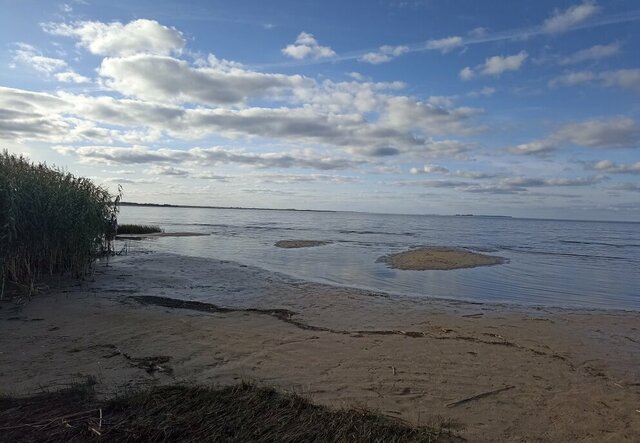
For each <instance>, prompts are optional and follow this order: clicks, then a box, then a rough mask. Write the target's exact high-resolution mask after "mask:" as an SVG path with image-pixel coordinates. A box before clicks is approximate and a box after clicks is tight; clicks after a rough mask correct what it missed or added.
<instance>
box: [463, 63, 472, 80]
mask: <svg viewBox="0 0 640 443" xmlns="http://www.w3.org/2000/svg"><path fill="white" fill-rule="evenodd" d="M474 76H475V73H474V71H473V69H471V68H470V67H468V66H466V67H464V68H462V70H460V74H459V77H460V79H461V80H471V79H472V78H473V77H474Z"/></svg>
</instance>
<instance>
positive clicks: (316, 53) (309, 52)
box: [282, 32, 336, 60]
mask: <svg viewBox="0 0 640 443" xmlns="http://www.w3.org/2000/svg"><path fill="white" fill-rule="evenodd" d="M282 53H283V54H284V55H286V56H288V57H291V58H295V59H297V60H302V59H305V58H314V59H319V58H329V57H334V56H335V55H336V53H335V51H334V50H333V49H331V48H330V47H328V46H320V45H319V44H318V41H317V40H316V39H315V37H314V36H313V34H309V33H308V32H301V33H300V34H298V37H297V38H296V41H295V43H292V44H290V45H287V46H286V47H285V48H283V49H282Z"/></svg>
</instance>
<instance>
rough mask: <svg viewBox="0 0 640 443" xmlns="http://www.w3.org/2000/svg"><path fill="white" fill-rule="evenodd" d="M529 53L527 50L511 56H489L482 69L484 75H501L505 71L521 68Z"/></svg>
mask: <svg viewBox="0 0 640 443" xmlns="http://www.w3.org/2000/svg"><path fill="white" fill-rule="evenodd" d="M527 57H528V55H527V53H526V52H525V51H520V52H519V53H517V54H514V55H509V56H500V55H495V56H493V57H489V58H488V59H487V60H486V61H485V63H484V65H483V66H482V68H481V70H480V74H482V75H500V74H502V73H503V72H505V71H517V70H519V69H520V67H521V66H522V64H523V63H524V61H525V60H526V59H527Z"/></svg>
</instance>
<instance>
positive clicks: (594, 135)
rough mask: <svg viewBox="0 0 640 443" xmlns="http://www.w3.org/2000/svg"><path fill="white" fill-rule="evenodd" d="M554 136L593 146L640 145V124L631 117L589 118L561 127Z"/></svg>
mask: <svg viewBox="0 0 640 443" xmlns="http://www.w3.org/2000/svg"><path fill="white" fill-rule="evenodd" d="M554 137H555V138H556V139H559V140H565V141H568V142H570V143H573V144H575V145H578V146H588V147H592V148H634V147H640V125H639V124H638V123H636V122H635V121H634V120H633V119H631V118H629V117H614V118H609V119H603V120H587V121H584V122H580V123H573V124H569V125H565V126H563V127H561V128H560V129H559V130H558V131H556V133H555V135H554Z"/></svg>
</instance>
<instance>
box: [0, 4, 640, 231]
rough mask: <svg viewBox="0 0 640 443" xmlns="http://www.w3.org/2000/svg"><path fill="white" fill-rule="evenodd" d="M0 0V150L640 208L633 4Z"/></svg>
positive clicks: (353, 199)
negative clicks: (0, 8)
mask: <svg viewBox="0 0 640 443" xmlns="http://www.w3.org/2000/svg"><path fill="white" fill-rule="evenodd" d="M0 6H1V7H2V8H3V11H5V12H4V13H3V14H2V15H1V16H0V44H1V45H0V48H1V50H0V64H2V65H3V69H2V70H0V146H2V147H4V148H6V149H8V150H9V151H10V152H16V153H23V154H25V155H28V156H29V157H30V158H31V159H33V160H34V161H46V162H48V163H50V164H55V165H58V166H61V167H64V168H66V169H68V170H69V171H71V172H74V173H78V174H82V175H86V176H89V177H91V178H93V179H95V180H96V181H97V182H99V183H101V184H104V185H105V186H108V187H109V188H111V189H116V188H117V186H118V184H121V185H122V186H123V187H124V192H125V199H126V200H130V201H138V202H156V203H176V204H209V205H223V206H252V207H275V208H300V209H316V208H317V209H337V210H358V211H372V212H397V213H432V214H451V213H461V212H462V213H482V214H509V215H515V216H528V217H557V218H587V219H614V220H640V116H639V114H640V100H639V98H640V63H639V61H640V58H639V57H638V53H639V51H638V48H639V47H640V31H639V29H640V27H639V26H638V25H639V24H640V5H638V4H637V2H634V1H631V0H626V1H625V0H615V1H614V0H611V1H602V0H601V1H590V0H586V1H579V0H573V1H535V2H534V1H527V2H524V1H523V2H512V1H492V2H478V1H475V0H473V1H471V0H469V1H463V0H459V1H444V0H424V1H420V0H414V1H410V0H407V1H389V0H388V1H383V0H377V1H348V2H345V1H340V2H339V1H323V2H317V1H273V2H262V1H236V2H222V1H202V2H189V3H188V5H187V4H186V3H185V2H178V1H136V2H130V1H121V0H111V1H108V2H106V1H81V0H75V1H72V0H69V1H67V2H53V1H47V2H45V1H29V0H24V1H20V2H18V1H6V0H3V1H0Z"/></svg>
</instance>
